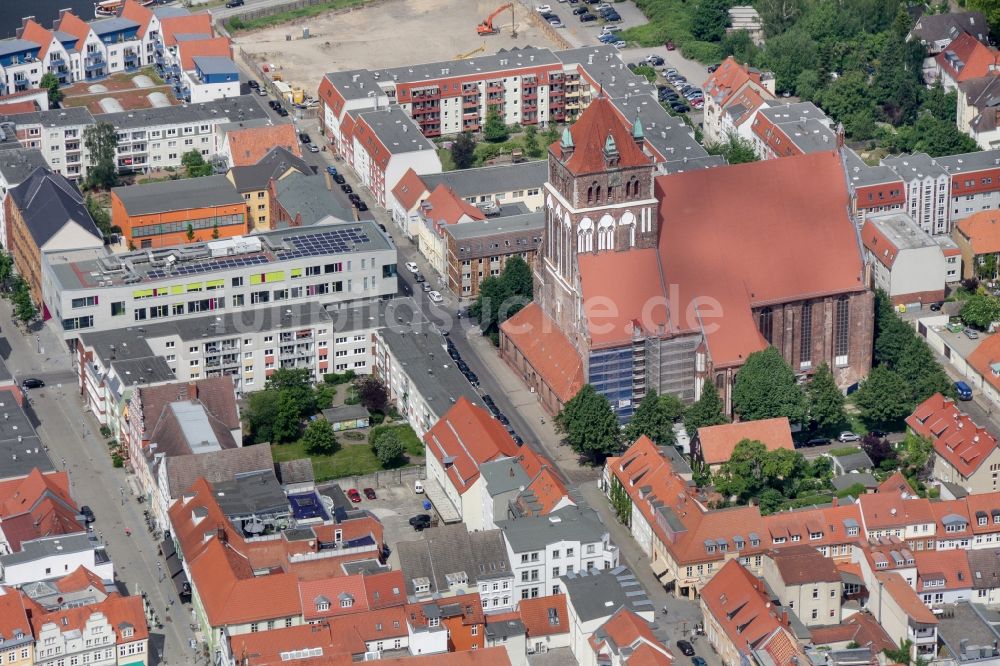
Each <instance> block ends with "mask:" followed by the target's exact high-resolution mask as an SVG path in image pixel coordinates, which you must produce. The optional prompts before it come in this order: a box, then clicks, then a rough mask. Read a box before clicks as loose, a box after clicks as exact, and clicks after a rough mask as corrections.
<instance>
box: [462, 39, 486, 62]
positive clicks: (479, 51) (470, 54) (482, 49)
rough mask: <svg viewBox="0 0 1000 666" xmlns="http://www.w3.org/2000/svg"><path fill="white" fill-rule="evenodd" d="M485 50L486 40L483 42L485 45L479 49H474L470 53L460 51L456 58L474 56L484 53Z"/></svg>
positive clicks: (463, 58)
mask: <svg viewBox="0 0 1000 666" xmlns="http://www.w3.org/2000/svg"><path fill="white" fill-rule="evenodd" d="M485 50H486V42H483V45H482V46H480V47H479V48H478V49H472V50H471V51H469V52H468V53H459V54H458V55H457V56H455V60H465V59H466V58H468V57H470V56H474V55H476V54H477V53H482V52H483V51H485Z"/></svg>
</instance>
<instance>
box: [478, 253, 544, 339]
mask: <svg viewBox="0 0 1000 666" xmlns="http://www.w3.org/2000/svg"><path fill="white" fill-rule="evenodd" d="M533 295H534V285H533V278H532V275H531V267H530V266H528V263H527V262H526V261H525V260H524V259H522V258H521V257H517V256H514V257H509V258H508V259H507V261H506V262H505V263H504V267H503V272H502V273H500V275H491V276H490V277H488V278H486V279H485V280H483V281H482V282H481V283H480V284H479V294H478V295H477V296H476V300H475V302H474V303H473V304H472V305H471V306H469V314H470V315H471V316H472V317H473V318H475V319H476V320H477V321H478V322H479V328H480V329H481V330H482V331H483V334H484V335H490V336H491V337H494V338H495V337H496V336H497V334H498V328H499V326H500V324H502V323H503V322H505V321H507V319H509V318H511V317H513V316H514V315H515V314H517V313H518V312H520V311H521V309H522V308H523V307H524V306H525V305H527V304H528V303H530V302H531V299H532V296H533Z"/></svg>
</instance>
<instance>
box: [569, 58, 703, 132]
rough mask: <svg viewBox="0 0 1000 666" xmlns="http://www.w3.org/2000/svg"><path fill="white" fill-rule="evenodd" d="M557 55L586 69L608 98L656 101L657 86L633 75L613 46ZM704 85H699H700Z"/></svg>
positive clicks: (642, 77)
mask: <svg viewBox="0 0 1000 666" xmlns="http://www.w3.org/2000/svg"><path fill="white" fill-rule="evenodd" d="M555 55H556V57H557V58H558V59H559V60H560V61H561V62H562V63H563V64H567V65H569V64H574V65H580V66H582V67H583V68H584V69H585V70H586V72H587V74H588V75H589V76H590V78H591V79H592V80H593V81H594V82H595V84H594V85H595V86H599V87H601V88H603V89H604V95H605V96H606V97H610V98H611V99H615V98H617V97H625V96H626V95H635V94H636V93H639V94H640V96H648V97H649V98H650V99H654V101H655V97H654V93H655V92H656V88H654V87H653V84H651V83H650V82H649V81H648V80H647V79H646V77H644V76H639V75H638V74H633V73H632V70H630V69H629V68H628V67H626V66H625V61H624V60H622V58H621V56H620V55H619V54H618V49H616V48H615V47H614V46H611V45H610V44H601V45H597V46H583V47H580V48H576V49H568V50H566V51H557V52H556V54H555ZM580 83H581V85H585V84H586V81H584V80H581V81H580ZM700 83H701V82H696V85H699V84H700ZM657 106H659V105H657ZM660 108H663V107H660ZM630 117H631V116H630Z"/></svg>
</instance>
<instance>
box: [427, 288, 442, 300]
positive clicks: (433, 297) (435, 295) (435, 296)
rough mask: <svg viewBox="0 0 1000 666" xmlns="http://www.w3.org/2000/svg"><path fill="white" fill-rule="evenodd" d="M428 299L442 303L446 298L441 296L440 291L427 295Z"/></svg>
mask: <svg viewBox="0 0 1000 666" xmlns="http://www.w3.org/2000/svg"><path fill="white" fill-rule="evenodd" d="M427 298H429V299H431V300H432V301H433V302H435V303H440V302H441V301H443V300H444V297H443V296H442V295H441V292H438V291H432V292H430V293H429V294H427Z"/></svg>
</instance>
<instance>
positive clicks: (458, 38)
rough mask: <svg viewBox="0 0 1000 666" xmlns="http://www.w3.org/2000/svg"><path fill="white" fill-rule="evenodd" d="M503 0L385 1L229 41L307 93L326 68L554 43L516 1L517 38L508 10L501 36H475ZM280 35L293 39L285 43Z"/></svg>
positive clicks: (398, 62)
mask: <svg viewBox="0 0 1000 666" xmlns="http://www.w3.org/2000/svg"><path fill="white" fill-rule="evenodd" d="M501 4H503V3H502V1H501V0H386V1H385V2H379V3H376V4H374V5H372V6H369V7H362V8H359V9H355V10H353V11H349V12H345V13H335V12H331V13H329V14H326V15H323V16H318V17H313V18H309V19H302V20H300V21H295V22H293V23H287V24H285V25H281V26H277V27H275V28H269V29H266V30H260V31H257V32H250V33H245V34H240V35H238V36H237V37H236V39H235V40H234V41H235V42H236V44H237V46H238V47H239V48H242V49H243V50H244V51H246V52H247V53H248V54H251V55H252V56H253V57H254V59H255V61H257V62H258V63H268V64H274V65H276V66H278V71H279V73H280V74H281V77H282V79H283V80H284V81H286V82H288V83H289V84H290V85H292V86H301V87H302V88H304V89H305V90H306V91H307V92H310V93H311V92H314V91H315V90H316V89H317V87H318V86H319V82H320V80H321V79H322V76H323V74H324V73H326V72H333V71H339V70H347V69H358V68H364V69H378V68H382V67H399V66H402V65H410V64H415V63H425V62H435V61H439V60H451V59H453V58H455V57H456V56H458V55H459V54H466V53H469V52H470V51H473V50H475V49H478V48H479V47H482V46H484V45H485V49H484V50H483V51H481V52H480V53H487V54H493V53H496V52H497V51H498V50H499V49H501V48H508V49H509V48H511V47H514V46H520V47H524V46H529V45H530V46H537V47H546V48H557V47H556V45H555V43H554V42H552V41H551V40H550V39H549V38H548V37H547V36H545V35H544V34H543V33H542V30H541V28H540V27H538V25H537V24H536V23H533V22H529V21H528V16H527V15H526V14H527V12H528V10H527V9H526V8H525V5H524V4H522V3H519V2H515V3H514V5H515V19H514V20H515V22H516V23H517V37H516V38H512V37H511V34H510V33H511V31H510V23H511V21H510V12H509V11H506V12H504V13H502V14H501V15H500V16H498V17H497V19H495V20H494V25H495V26H498V27H500V28H501V30H500V34H498V35H492V36H489V37H480V36H478V35H477V34H476V26H477V25H478V24H479V23H480V21H482V20H483V19H484V18H486V17H487V16H488V15H489V14H490V13H492V12H493V10H494V9H496V8H497V7H498V6H499V5H501ZM564 13H566V14H567V18H568V16H569V15H568V12H564ZM564 20H565V19H564ZM304 27H307V28H309V32H310V35H311V37H310V38H309V39H301V36H302V28H304ZM286 35H291V36H292V40H291V41H286V39H285V37H286ZM475 55H479V54H475ZM475 55H473V56H472V57H475Z"/></svg>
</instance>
